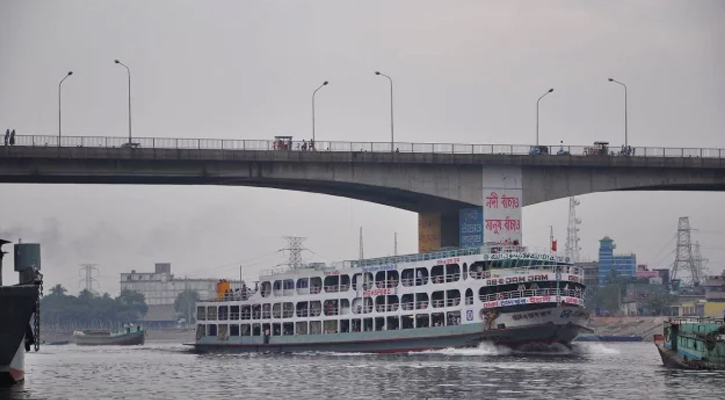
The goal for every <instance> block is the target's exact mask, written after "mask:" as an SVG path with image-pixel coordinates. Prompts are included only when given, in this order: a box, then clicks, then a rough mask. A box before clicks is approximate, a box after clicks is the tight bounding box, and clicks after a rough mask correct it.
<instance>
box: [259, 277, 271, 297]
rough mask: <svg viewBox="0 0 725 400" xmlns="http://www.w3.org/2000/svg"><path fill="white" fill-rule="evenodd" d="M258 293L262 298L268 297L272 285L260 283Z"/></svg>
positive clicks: (267, 282) (265, 282) (266, 282)
mask: <svg viewBox="0 0 725 400" xmlns="http://www.w3.org/2000/svg"><path fill="white" fill-rule="evenodd" d="M260 292H261V293H262V297H269V294H270V293H272V284H271V283H269V281H264V282H262V285H261V288H260Z"/></svg>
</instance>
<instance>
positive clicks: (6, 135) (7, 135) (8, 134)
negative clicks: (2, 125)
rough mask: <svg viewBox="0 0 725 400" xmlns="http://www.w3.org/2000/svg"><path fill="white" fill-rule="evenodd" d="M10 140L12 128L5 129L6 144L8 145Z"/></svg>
mask: <svg viewBox="0 0 725 400" xmlns="http://www.w3.org/2000/svg"><path fill="white" fill-rule="evenodd" d="M8 140H10V129H8V130H6V131H5V146H7V145H8Z"/></svg>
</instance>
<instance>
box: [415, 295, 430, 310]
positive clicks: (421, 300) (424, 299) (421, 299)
mask: <svg viewBox="0 0 725 400" xmlns="http://www.w3.org/2000/svg"><path fill="white" fill-rule="evenodd" d="M426 308H428V293H416V294H415V309H416V310H424V309H426Z"/></svg>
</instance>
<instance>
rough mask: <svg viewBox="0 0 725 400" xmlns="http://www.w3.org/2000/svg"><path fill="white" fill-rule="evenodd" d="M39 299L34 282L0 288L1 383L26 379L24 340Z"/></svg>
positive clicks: (12, 382) (11, 382)
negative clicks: (32, 283) (0, 305)
mask: <svg viewBox="0 0 725 400" xmlns="http://www.w3.org/2000/svg"><path fill="white" fill-rule="evenodd" d="M37 298H38V287H37V286H35V285H20V286H3V287H0V304H2V307H0V321H3V323H2V326H1V327H0V386H7V385H12V384H15V383H18V382H21V381H22V380H23V379H24V378H25V368H24V359H25V349H24V348H23V339H24V338H25V334H26V331H27V329H28V327H29V324H30V317H31V316H32V314H33V309H34V307H35V302H36V301H37Z"/></svg>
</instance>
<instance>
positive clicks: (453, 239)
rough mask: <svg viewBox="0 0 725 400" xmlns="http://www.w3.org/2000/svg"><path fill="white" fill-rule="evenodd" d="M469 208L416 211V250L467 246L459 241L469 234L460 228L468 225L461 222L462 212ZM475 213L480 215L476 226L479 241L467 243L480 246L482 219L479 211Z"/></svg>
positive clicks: (425, 250)
mask: <svg viewBox="0 0 725 400" xmlns="http://www.w3.org/2000/svg"><path fill="white" fill-rule="evenodd" d="M480 209H481V208H480V207H478V208H473V210H480ZM470 210H471V209H468V208H462V209H459V208H450V209H445V210H441V211H427V212H420V213H418V251H419V252H427V251H435V250H438V249H440V248H442V247H469V246H467V245H465V244H464V243H462V242H461V238H467V237H468V236H470V235H468V236H467V235H464V233H462V228H463V227H464V226H468V225H465V224H464V222H463V218H464V216H465V215H464V213H466V212H470ZM477 215H481V221H480V223H479V225H480V227H479V228H478V229H479V233H478V235H479V236H480V241H475V243H469V245H470V244H473V245H479V246H480V245H481V244H482V243H483V236H482V232H481V230H482V223H483V221H482V214H481V213H480V211H479V213H478V214H477ZM474 229H475V228H474ZM469 242H470V239H469Z"/></svg>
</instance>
